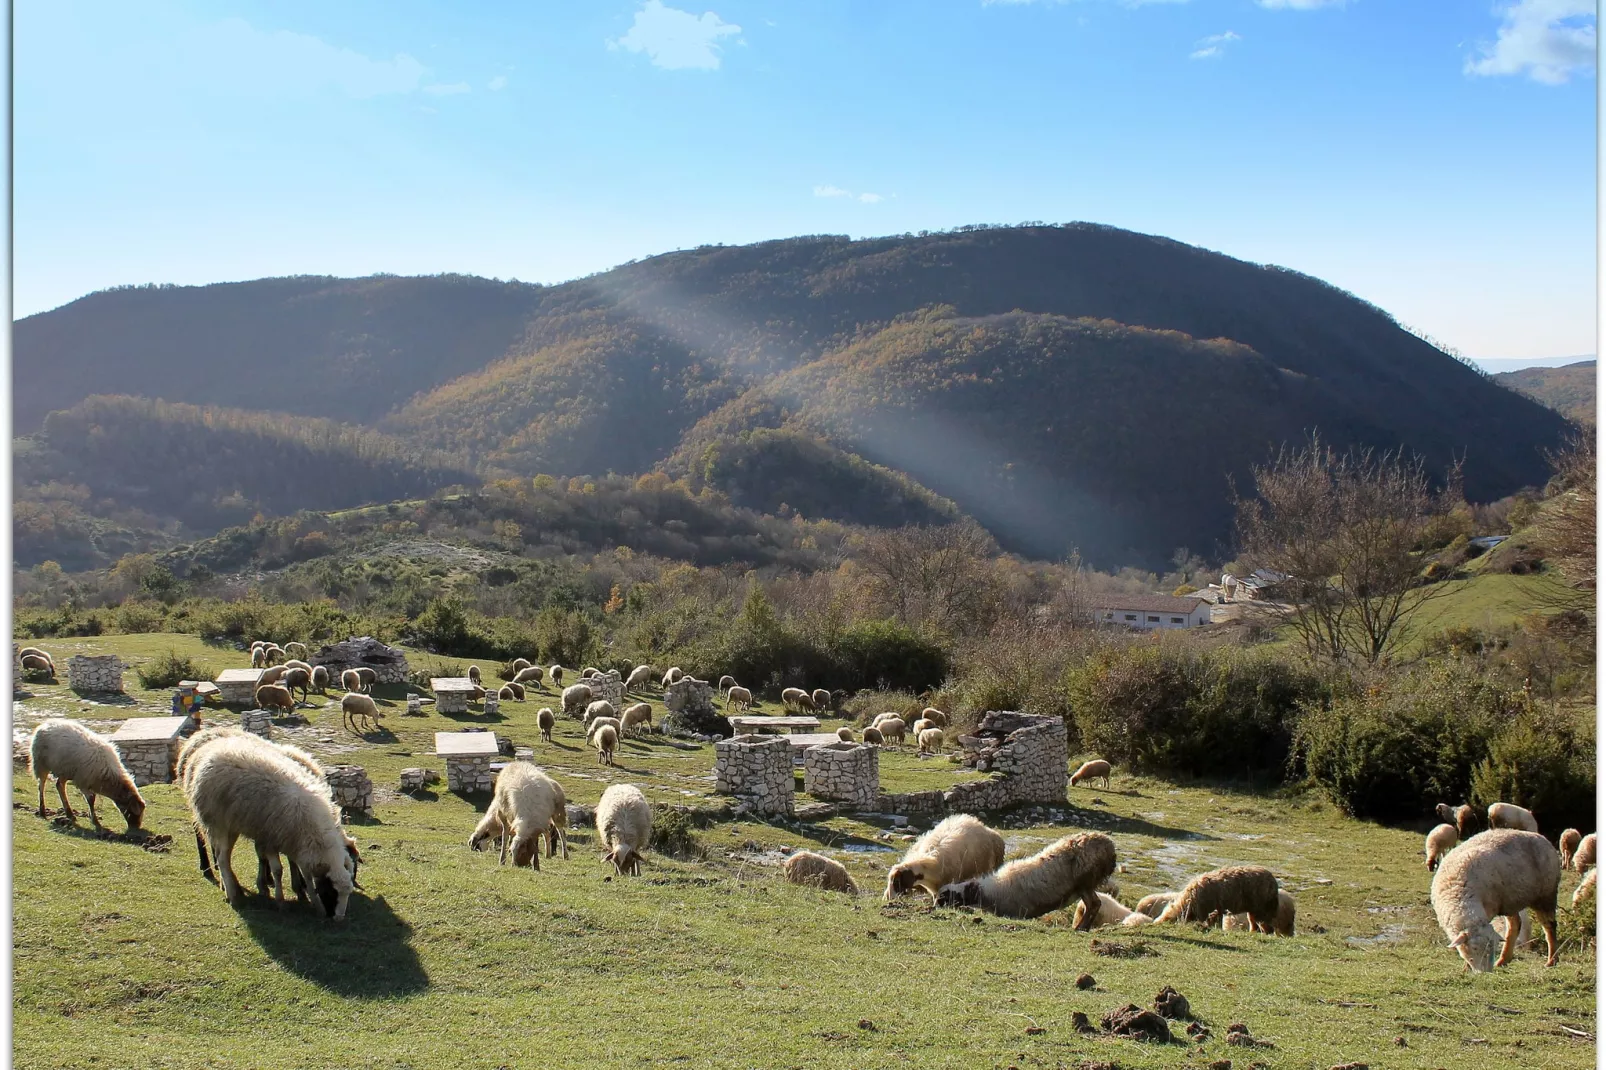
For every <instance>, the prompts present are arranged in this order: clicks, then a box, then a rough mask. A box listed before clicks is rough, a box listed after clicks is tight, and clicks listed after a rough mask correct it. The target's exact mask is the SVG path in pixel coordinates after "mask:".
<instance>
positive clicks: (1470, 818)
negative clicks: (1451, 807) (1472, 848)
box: [1455, 803, 1478, 840]
mask: <svg viewBox="0 0 1606 1070" xmlns="http://www.w3.org/2000/svg"><path fill="white" fill-rule="evenodd" d="M1455 831H1456V835H1458V836H1460V837H1461V838H1462V839H1463V840H1466V839H1471V838H1472V837H1473V836H1474V835H1476V834H1477V831H1478V811H1476V810H1474V809H1473V808H1472V807H1471V806H1469V805H1467V804H1466V803H1462V804H1461V805H1460V806H1457V807H1456V808H1455Z"/></svg>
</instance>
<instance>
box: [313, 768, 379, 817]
mask: <svg viewBox="0 0 1606 1070" xmlns="http://www.w3.org/2000/svg"><path fill="white" fill-rule="evenodd" d="M323 778H324V780H326V781H328V782H329V790H330V793H331V794H333V795H334V797H335V802H336V803H337V804H338V805H339V806H341V807H343V808H344V809H347V810H359V811H362V812H364V813H366V812H367V811H369V810H372V809H373V808H374V782H373V781H372V780H369V779H368V772H367V770H365V769H364V768H363V767H362V766H360V765H336V766H331V767H330V768H328V769H326V770H324V774H323Z"/></svg>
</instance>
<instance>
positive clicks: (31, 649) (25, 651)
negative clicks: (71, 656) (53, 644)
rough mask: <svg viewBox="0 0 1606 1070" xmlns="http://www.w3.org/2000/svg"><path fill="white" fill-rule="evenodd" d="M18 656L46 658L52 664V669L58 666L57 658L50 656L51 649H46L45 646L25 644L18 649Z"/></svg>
mask: <svg viewBox="0 0 1606 1070" xmlns="http://www.w3.org/2000/svg"><path fill="white" fill-rule="evenodd" d="M17 657H19V658H44V659H45V661H46V662H48V663H49V664H50V667H51V668H52V669H54V668H55V667H56V659H55V658H53V657H51V656H50V651H48V650H46V649H45V648H44V647H38V646H25V647H23V648H22V649H21V650H19V651H17Z"/></svg>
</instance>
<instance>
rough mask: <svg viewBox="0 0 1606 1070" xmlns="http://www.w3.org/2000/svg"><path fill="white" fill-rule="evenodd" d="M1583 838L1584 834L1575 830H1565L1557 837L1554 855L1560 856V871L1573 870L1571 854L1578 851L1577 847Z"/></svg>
mask: <svg viewBox="0 0 1606 1070" xmlns="http://www.w3.org/2000/svg"><path fill="white" fill-rule="evenodd" d="M1583 838H1584V834H1583V833H1582V832H1579V831H1578V830H1577V829H1565V830H1563V832H1562V834H1561V835H1560V836H1559V837H1557V839H1556V853H1557V854H1559V855H1561V868H1562V869H1572V868H1573V852H1575V851H1577V850H1578V845H1579V843H1581V842H1582V841H1583Z"/></svg>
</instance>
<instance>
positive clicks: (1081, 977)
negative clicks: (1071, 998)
mask: <svg viewBox="0 0 1606 1070" xmlns="http://www.w3.org/2000/svg"><path fill="white" fill-rule="evenodd" d="M1096 984H1098V982H1097V981H1095V980H1093V975H1092V974H1090V973H1079V974H1077V975H1076V987H1077V988H1080V989H1084V990H1086V989H1089V988H1092V987H1093V986H1094V985H1096Z"/></svg>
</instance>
